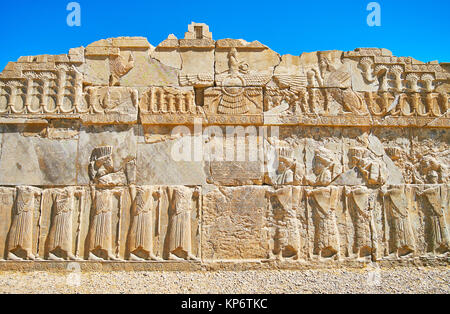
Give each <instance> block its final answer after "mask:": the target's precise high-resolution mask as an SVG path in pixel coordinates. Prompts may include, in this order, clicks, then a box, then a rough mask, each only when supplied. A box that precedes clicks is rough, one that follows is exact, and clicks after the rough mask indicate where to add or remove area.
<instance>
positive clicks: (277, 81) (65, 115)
mask: <svg viewBox="0 0 450 314" xmlns="http://www.w3.org/2000/svg"><path fill="white" fill-rule="evenodd" d="M449 91H450V67H449V64H448V63H441V64H439V63H438V62H437V61H436V62H430V63H423V62H420V61H417V60H415V59H413V58H411V57H395V56H392V53H391V52H390V51H388V50H386V49H378V48H358V49H356V50H354V51H350V52H343V51H337V50H332V51H319V52H308V53H302V54H301V55H298V56H295V55H283V56H280V55H279V54H278V53H276V52H275V51H273V50H271V49H270V48H269V47H267V46H265V45H263V44H261V43H260V42H258V41H253V42H247V41H245V40H242V39H220V40H217V41H215V40H214V39H213V34H212V33H211V31H210V29H209V26H208V25H206V24H203V23H192V24H190V25H189V26H188V31H187V32H186V33H185V35H184V38H183V39H178V38H177V37H176V36H175V35H169V36H168V38H167V39H166V40H164V41H163V42H162V43H160V44H159V45H158V46H157V47H153V46H152V45H151V44H150V43H149V42H148V41H147V39H146V38H144V37H119V38H110V39H103V40H99V41H97V42H94V43H92V44H90V45H88V46H87V47H86V48H84V47H80V48H74V49H70V51H69V53H68V54H63V55H56V56H51V55H41V56H34V57H21V58H20V59H19V60H18V61H17V62H11V63H9V64H8V65H7V66H6V68H5V69H4V71H3V72H2V73H1V74H0V119H1V122H2V123H12V124H14V123H35V124H36V123H38V124H46V123H47V119H77V120H81V121H82V123H83V124H136V123H138V121H140V123H142V124H146V125H177V124H193V123H194V122H195V121H199V120H201V121H202V122H203V123H204V124H221V125H236V124H238V125H309V126H345V127H346V126H363V127H366V126H367V127H372V126H380V127H427V128H447V127H448V125H449V119H450V116H449V112H448V107H449ZM138 117H139V119H138Z"/></svg>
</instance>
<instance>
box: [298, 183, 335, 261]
mask: <svg viewBox="0 0 450 314" xmlns="http://www.w3.org/2000/svg"><path fill="white" fill-rule="evenodd" d="M305 192H306V194H307V196H308V197H309V198H310V199H309V200H308V204H310V206H311V207H312V219H313V223H314V254H315V255H319V256H321V257H333V256H337V257H339V251H340V249H339V246H340V244H339V243H340V241H339V232H338V228H337V219H336V208H337V204H338V200H339V190H338V188H337V187H319V188H315V189H306V190H305Z"/></svg>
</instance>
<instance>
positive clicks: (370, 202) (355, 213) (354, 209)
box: [345, 186, 377, 258]
mask: <svg viewBox="0 0 450 314" xmlns="http://www.w3.org/2000/svg"><path fill="white" fill-rule="evenodd" d="M345 194H346V202H347V203H346V204H347V206H348V209H349V211H350V213H351V216H352V221H353V226H354V230H355V239H354V245H353V252H354V253H355V254H357V256H358V257H361V258H362V257H368V256H370V257H371V256H373V255H374V254H375V252H376V251H377V242H376V239H377V236H376V228H375V222H374V219H373V210H374V206H375V199H374V195H373V193H372V190H370V189H368V188H367V187H364V186H362V187H353V188H345Z"/></svg>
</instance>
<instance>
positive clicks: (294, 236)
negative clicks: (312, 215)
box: [266, 187, 300, 259]
mask: <svg viewBox="0 0 450 314" xmlns="http://www.w3.org/2000/svg"><path fill="white" fill-rule="evenodd" d="M266 197H267V198H268V199H269V201H270V205H271V218H272V223H273V226H274V239H273V247H272V249H271V251H270V254H269V257H270V258H276V259H282V258H292V259H298V253H299V247H300V233H299V227H298V221H297V217H296V213H295V210H293V208H292V189H291V188H290V187H288V188H283V189H280V190H277V191H275V192H267V194H266Z"/></svg>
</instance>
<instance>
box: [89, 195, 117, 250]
mask: <svg viewBox="0 0 450 314" xmlns="http://www.w3.org/2000/svg"><path fill="white" fill-rule="evenodd" d="M112 197H113V196H112V191H110V190H97V191H96V192H95V200H94V217H93V220H92V226H91V238H90V245H89V248H90V250H91V251H92V250H95V249H98V248H100V249H103V250H107V251H110V250H111V247H112V207H113V204H112Z"/></svg>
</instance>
